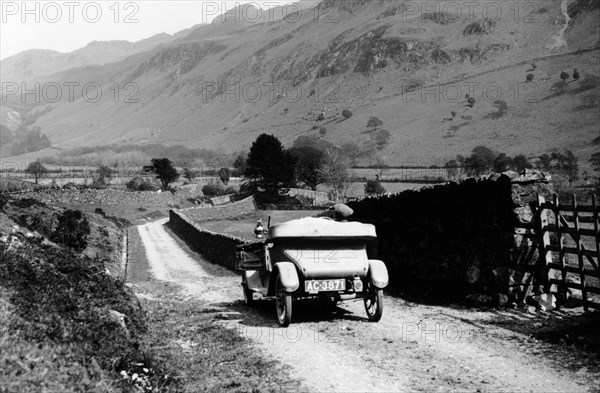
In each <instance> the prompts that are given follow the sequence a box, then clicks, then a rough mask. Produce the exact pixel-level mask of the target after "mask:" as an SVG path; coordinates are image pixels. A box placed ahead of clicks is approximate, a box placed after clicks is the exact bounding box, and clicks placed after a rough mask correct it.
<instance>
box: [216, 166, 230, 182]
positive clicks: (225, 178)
mask: <svg viewBox="0 0 600 393" xmlns="http://www.w3.org/2000/svg"><path fill="white" fill-rule="evenodd" d="M217 175H219V179H221V181H222V182H223V184H225V185H227V183H229V179H230V178H231V170H230V169H229V168H221V169H219V172H217Z"/></svg>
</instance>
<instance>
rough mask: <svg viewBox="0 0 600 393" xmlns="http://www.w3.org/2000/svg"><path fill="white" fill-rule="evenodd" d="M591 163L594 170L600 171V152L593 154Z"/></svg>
mask: <svg viewBox="0 0 600 393" xmlns="http://www.w3.org/2000/svg"><path fill="white" fill-rule="evenodd" d="M590 163H591V164H592V168H593V169H594V172H600V152H598V153H594V154H592V158H590Z"/></svg>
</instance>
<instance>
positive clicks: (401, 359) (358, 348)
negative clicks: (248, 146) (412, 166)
mask: <svg viewBox="0 0 600 393" xmlns="http://www.w3.org/2000/svg"><path fill="white" fill-rule="evenodd" d="M166 222H167V220H166V219H163V220H160V221H156V222H152V223H148V224H145V225H140V226H138V227H137V230H138V232H139V235H140V238H141V240H142V242H143V244H144V248H145V253H146V256H147V260H148V262H149V269H150V273H151V275H152V276H153V279H154V280H156V281H157V283H159V282H163V281H164V282H171V283H176V284H178V285H180V286H181V287H182V291H183V292H184V293H185V295H184V296H187V297H189V298H197V299H201V300H204V301H206V302H208V303H209V304H210V307H211V308H214V312H216V313H217V317H218V319H219V320H221V322H220V323H222V324H223V326H224V327H225V328H230V329H237V331H239V334H242V335H244V336H246V337H248V338H249V339H251V341H252V342H253V343H254V344H253V345H256V348H257V350H260V351H262V352H263V353H264V354H265V356H267V357H269V358H274V359H278V360H279V361H281V362H282V363H284V364H286V365H289V367H290V368H291V370H292V375H293V376H294V377H297V378H300V379H302V380H303V382H304V383H305V385H306V386H307V387H308V389H310V390H311V391H314V392H341V391H343V392H367V391H368V392H379V391H382V392H383V391H385V392H413V391H426V392H432V391H465V392H544V393H546V392H588V391H597V389H598V387H599V386H600V375H599V374H598V373H595V372H593V371H588V367H584V364H582V365H581V368H580V369H574V368H573V366H572V365H570V366H569V367H566V366H565V365H564V364H562V363H561V358H567V357H569V356H570V354H569V353H562V352H561V351H567V349H565V348H563V349H560V348H557V347H556V346H554V345H551V344H547V343H543V342H540V341H537V340H535V339H533V338H532V337H531V336H528V335H524V334H521V333H519V332H518V331H517V329H511V326H513V325H515V326H516V325H519V324H521V325H522V324H529V323H534V321H537V319H536V316H534V315H531V314H528V313H526V312H522V311H502V312H500V311H485V312H484V311H475V310H470V309H461V308H449V307H439V306H428V305H421V304H411V303H408V302H406V301H404V300H403V299H400V298H393V297H389V296H388V297H386V298H385V299H384V300H385V311H384V316H383V318H382V320H381V321H380V322H379V323H370V322H368V321H367V319H366V314H365V311H364V308H363V305H362V301H351V302H344V303H340V305H339V306H338V307H337V309H335V310H333V311H331V310H327V309H325V308H324V307H323V306H321V305H320V304H319V303H318V302H314V301H300V302H295V303H294V315H293V321H292V324H291V325H290V327H288V328H285V329H284V328H280V327H279V326H278V324H277V322H276V316H275V313H274V308H275V307H274V304H273V302H271V301H262V302H259V304H258V305H257V306H256V307H254V308H249V307H247V306H245V305H244V304H243V301H242V291H241V287H240V278H239V276H238V275H236V274H234V273H233V272H230V271H228V270H226V269H224V268H221V267H219V266H216V265H213V264H210V263H208V262H206V261H204V260H203V259H202V258H201V256H199V255H198V254H197V253H195V252H193V251H191V250H190V249H189V248H188V247H187V246H186V245H185V244H184V243H182V242H181V240H180V239H178V238H177V237H175V236H174V235H173V234H172V232H171V231H170V230H169V229H168V228H167V227H166V226H165V224H166ZM590 369H594V368H593V367H592V368H590Z"/></svg>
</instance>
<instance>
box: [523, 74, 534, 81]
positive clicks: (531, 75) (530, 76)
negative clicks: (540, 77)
mask: <svg viewBox="0 0 600 393" xmlns="http://www.w3.org/2000/svg"><path fill="white" fill-rule="evenodd" d="M534 78H535V75H533V74H527V77H526V78H525V80H526V81H527V82H533V79H534Z"/></svg>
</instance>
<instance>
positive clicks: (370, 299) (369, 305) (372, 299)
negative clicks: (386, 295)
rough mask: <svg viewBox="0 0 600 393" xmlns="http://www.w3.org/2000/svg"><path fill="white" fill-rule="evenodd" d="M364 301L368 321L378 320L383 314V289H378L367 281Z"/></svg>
mask: <svg viewBox="0 0 600 393" xmlns="http://www.w3.org/2000/svg"><path fill="white" fill-rule="evenodd" d="M364 301H365V310H366V311H367V317H368V318H369V321H371V322H379V320H380V319H381V316H382V315H383V289H379V288H377V287H376V286H374V285H373V284H372V283H371V282H367V285H366V288H365V297H364Z"/></svg>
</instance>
